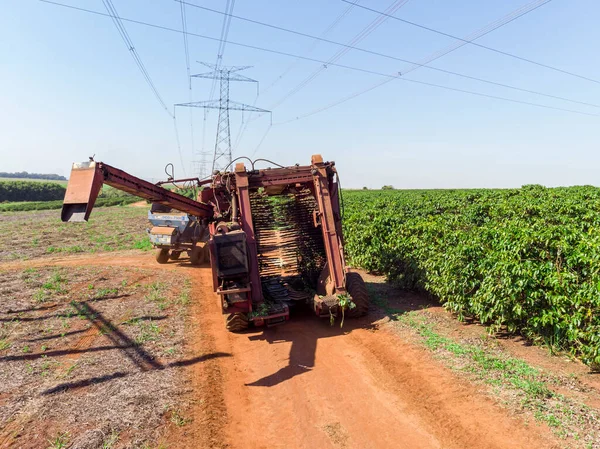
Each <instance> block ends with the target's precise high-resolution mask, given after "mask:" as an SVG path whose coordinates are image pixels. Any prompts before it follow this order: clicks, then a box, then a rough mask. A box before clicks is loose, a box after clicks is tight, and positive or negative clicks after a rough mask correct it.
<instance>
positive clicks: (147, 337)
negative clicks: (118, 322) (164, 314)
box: [134, 320, 160, 345]
mask: <svg viewBox="0 0 600 449" xmlns="http://www.w3.org/2000/svg"><path fill="white" fill-rule="evenodd" d="M135 324H136V325H137V327H138V334H137V336H136V337H135V339H134V341H135V344H137V345H143V344H144V343H147V342H149V341H156V340H158V339H159V338H160V327H158V325H157V324H155V323H153V322H152V321H142V320H138V321H137V322H136V323H135Z"/></svg>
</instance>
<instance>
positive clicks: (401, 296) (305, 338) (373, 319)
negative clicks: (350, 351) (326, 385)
mask: <svg viewBox="0 0 600 449" xmlns="http://www.w3.org/2000/svg"><path fill="white" fill-rule="evenodd" d="M365 285H366V287H367V290H368V291H369V296H370V299H371V304H370V307H369V313H368V315H367V316H365V317H362V318H358V319H349V318H346V319H345V320H344V326H343V328H340V320H339V318H338V319H337V320H336V322H335V324H334V325H333V326H330V324H329V322H327V320H324V319H322V318H321V319H320V318H317V317H315V316H314V314H313V313H312V311H310V310H308V309H301V310H297V311H294V312H295V313H293V314H292V316H291V319H290V321H289V322H287V323H286V324H284V325H282V326H277V327H274V328H267V329H264V330H262V332H261V333H260V334H257V335H251V336H249V337H248V338H249V339H250V340H253V341H256V340H263V341H267V342H268V343H269V344H277V343H286V342H288V343H289V342H291V343H292V347H291V349H290V354H289V359H288V365H287V366H285V367H283V368H281V369H279V370H278V371H277V372H275V373H273V374H270V375H268V376H265V377H263V378H261V379H258V380H256V381H254V382H251V383H247V384H246V386H252V387H272V386H275V385H278V384H280V383H282V382H285V381H287V380H290V379H292V378H293V377H295V376H298V375H300V374H304V373H306V372H308V371H310V370H312V369H313V368H314V366H315V356H316V350H317V342H318V340H320V339H323V338H330V337H338V336H341V335H347V334H350V333H352V332H353V331H355V330H357V329H366V330H371V331H376V330H377V328H378V327H379V323H380V322H382V320H385V319H386V318H387V319H389V320H397V319H398V318H399V317H400V316H401V315H403V314H405V313H407V312H411V311H413V310H421V309H425V308H429V307H440V304H439V302H438V301H437V300H436V299H435V298H432V297H429V296H427V295H425V294H420V293H415V292H411V291H406V290H402V289H400V288H398V287H396V286H394V284H393V283H390V282H373V281H367V282H365Z"/></svg>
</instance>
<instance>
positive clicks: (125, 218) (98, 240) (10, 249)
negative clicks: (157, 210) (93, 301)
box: [0, 206, 151, 261]
mask: <svg viewBox="0 0 600 449" xmlns="http://www.w3.org/2000/svg"><path fill="white" fill-rule="evenodd" d="M147 217H148V210H147V209H146V208H139V207H127V206H123V207H110V208H102V209H96V210H94V211H93V212H92V215H91V217H90V221H89V222H87V223H62V222H61V221H60V211H57V210H49V211H30V212H4V213H1V214H0V261H2V260H5V261H6V260H16V259H31V258H37V257H43V256H47V255H52V254H56V253H78V252H97V251H117V250H124V249H141V250H148V249H150V248H151V245H150V243H149V241H148V237H147V235H146V229H147V228H148V219H147Z"/></svg>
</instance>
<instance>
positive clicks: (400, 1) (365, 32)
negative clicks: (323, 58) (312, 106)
mask: <svg viewBox="0 0 600 449" xmlns="http://www.w3.org/2000/svg"><path fill="white" fill-rule="evenodd" d="M407 2H408V0H395V1H394V2H393V3H392V4H391V5H390V6H388V8H387V10H386V11H388V12H390V13H391V12H396V11H397V10H398V9H400V8H402V7H403V6H404V5H405V4H406V3H407ZM386 20H387V18H383V17H379V18H378V19H375V20H373V21H371V23H369V24H368V25H367V26H366V27H364V28H363V29H362V30H361V31H360V32H359V33H358V34H357V35H356V36H354V37H353V38H352V39H351V40H350V43H349V45H347V46H344V48H343V49H340V50H339V51H337V52H336V53H335V54H334V55H333V56H331V58H329V60H328V61H327V62H325V63H324V65H322V66H320V67H319V68H318V69H316V70H315V71H314V72H313V73H311V74H310V75H309V76H308V77H306V78H305V79H304V80H303V81H301V82H300V83H299V84H297V85H296V86H295V87H293V88H292V89H291V90H290V91H289V92H288V93H287V94H285V95H284V96H283V97H282V98H280V99H279V100H278V101H276V102H275V103H274V104H273V105H272V106H271V107H270V108H269V109H275V108H276V107H278V106H280V105H281V104H282V103H283V102H284V101H286V100H287V99H288V98H290V97H291V96H292V95H294V94H296V93H298V92H299V91H301V90H302V89H304V88H305V87H306V86H307V85H308V84H309V83H311V82H312V81H313V80H314V79H315V78H316V77H317V76H319V75H320V74H321V73H322V72H323V71H324V70H326V69H327V66H328V65H331V64H333V63H335V62H336V61H338V60H339V59H340V58H341V57H342V56H344V55H345V54H346V53H348V52H349V51H350V50H351V49H352V47H353V46H354V45H355V44H357V43H359V42H360V41H362V40H363V39H365V38H366V37H367V36H369V35H370V34H371V33H372V32H373V31H375V30H376V29H377V28H378V27H379V26H380V25H382V24H383V23H384V22H385V21H386Z"/></svg>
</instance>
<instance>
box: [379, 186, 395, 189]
mask: <svg viewBox="0 0 600 449" xmlns="http://www.w3.org/2000/svg"><path fill="white" fill-rule="evenodd" d="M381 190H394V186H388V185H386V186H383V187H382V188H381Z"/></svg>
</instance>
